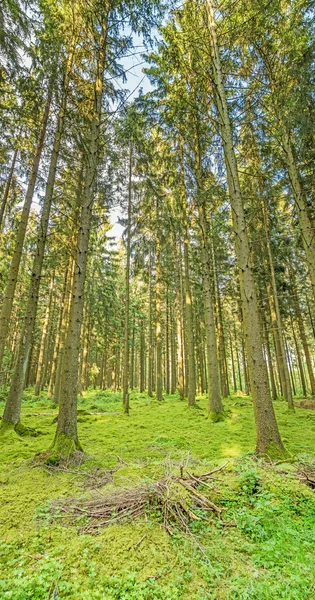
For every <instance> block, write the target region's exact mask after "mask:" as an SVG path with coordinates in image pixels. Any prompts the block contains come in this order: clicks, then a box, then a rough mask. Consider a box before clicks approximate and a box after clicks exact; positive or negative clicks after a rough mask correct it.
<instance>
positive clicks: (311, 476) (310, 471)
mask: <svg viewBox="0 0 315 600" xmlns="http://www.w3.org/2000/svg"><path fill="white" fill-rule="evenodd" d="M297 477H298V479H299V480H300V481H302V483H306V485H308V487H310V488H311V489H312V490H315V468H314V467H312V468H306V467H304V468H303V469H300V470H299V471H298V472H297Z"/></svg>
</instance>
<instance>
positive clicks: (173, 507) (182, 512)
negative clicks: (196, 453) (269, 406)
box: [53, 465, 231, 534]
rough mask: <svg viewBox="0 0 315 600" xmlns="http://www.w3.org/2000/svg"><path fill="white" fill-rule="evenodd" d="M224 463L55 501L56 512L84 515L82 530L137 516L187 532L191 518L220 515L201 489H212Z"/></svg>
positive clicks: (167, 527)
mask: <svg viewBox="0 0 315 600" xmlns="http://www.w3.org/2000/svg"><path fill="white" fill-rule="evenodd" d="M224 467H225V465H222V467H219V468H217V469H214V470H213V471H210V472H209V473H205V474H203V475H193V474H192V473H189V472H188V471H185V472H184V470H183V469H181V473H180V476H179V477H178V476H175V475H169V476H167V477H165V478H164V479H160V480H159V481H156V482H153V483H150V484H147V485H141V486H139V487H137V488H135V489H130V490H120V491H118V492H112V493H110V494H107V495H106V496H100V497H98V498H94V499H92V500H91V499H88V500H87V499H81V500H79V501H78V500H77V501H76V502H74V501H70V502H68V503H67V504H64V503H62V504H61V503H60V502H58V503H55V504H54V506H53V510H54V511H55V512H59V513H60V511H61V512H63V513H67V515H68V516H69V518H70V519H76V518H78V517H80V518H81V519H82V517H83V518H84V524H83V525H82V527H81V529H80V531H81V533H97V532H98V530H99V529H100V528H101V527H107V526H108V525H113V524H118V523H123V522H129V521H133V520H134V519H137V518H138V517H141V516H142V517H146V518H148V516H151V517H152V516H153V517H155V518H158V519H159V521H161V522H162V524H163V526H164V527H165V529H166V530H167V531H168V532H169V533H170V534H172V533H173V527H175V528H177V529H181V530H182V531H185V532H186V531H187V530H188V528H189V522H190V521H191V520H197V521H202V520H207V516H209V515H210V514H211V515H213V516H216V517H218V518H220V520H221V522H222V524H223V525H231V524H229V523H225V522H224V520H223V519H222V517H221V513H222V512H223V510H224V508H220V507H219V506H217V505H216V504H214V502H212V501H211V500H209V498H208V497H207V496H206V495H205V493H203V492H201V491H200V488H201V489H204V488H207V490H208V491H212V492H213V487H211V485H210V483H209V482H211V481H215V477H213V475H214V473H216V472H217V471H219V470H222V469H223V468H224Z"/></svg>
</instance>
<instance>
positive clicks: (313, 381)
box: [294, 296, 315, 398]
mask: <svg viewBox="0 0 315 600" xmlns="http://www.w3.org/2000/svg"><path fill="white" fill-rule="evenodd" d="M294 308H295V314H296V318H297V322H298V327H299V330H300V337H301V342H302V346H303V352H304V356H305V360H306V366H307V372H308V376H309V381H310V386H311V394H312V397H313V398H315V377H314V371H313V365H312V360H311V355H310V351H309V346H308V343H307V338H306V332H305V327H304V321H303V318H302V313H301V309H300V304H299V301H298V300H297V299H296V297H295V296H294Z"/></svg>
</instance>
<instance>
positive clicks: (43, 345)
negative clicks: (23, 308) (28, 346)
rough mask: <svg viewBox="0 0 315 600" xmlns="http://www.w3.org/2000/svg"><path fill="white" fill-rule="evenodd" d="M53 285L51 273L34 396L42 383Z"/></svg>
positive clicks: (53, 278) (53, 279)
mask: <svg viewBox="0 0 315 600" xmlns="http://www.w3.org/2000/svg"><path fill="white" fill-rule="evenodd" d="M54 283H55V273H54V272H53V275H52V278H51V281H50V286H49V287H50V291H49V298H48V304H47V307H46V313H45V319H44V324H43V331H42V339H41V343H40V350H39V357H38V366H37V373H36V383H35V391H34V395H35V396H39V394H40V391H41V383H42V377H43V367H44V354H45V349H46V343H47V334H48V324H49V317H50V312H51V304H52V297H53V291H54Z"/></svg>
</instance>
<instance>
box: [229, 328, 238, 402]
mask: <svg viewBox="0 0 315 600" xmlns="http://www.w3.org/2000/svg"><path fill="white" fill-rule="evenodd" d="M229 338H230V353H231V364H232V378H233V388H234V393H236V392H237V384H236V373H235V362H234V352H233V344H232V337H231V335H230V336H229Z"/></svg>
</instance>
